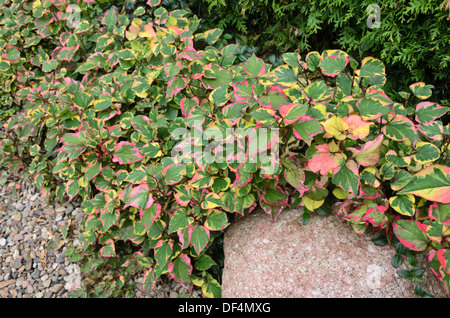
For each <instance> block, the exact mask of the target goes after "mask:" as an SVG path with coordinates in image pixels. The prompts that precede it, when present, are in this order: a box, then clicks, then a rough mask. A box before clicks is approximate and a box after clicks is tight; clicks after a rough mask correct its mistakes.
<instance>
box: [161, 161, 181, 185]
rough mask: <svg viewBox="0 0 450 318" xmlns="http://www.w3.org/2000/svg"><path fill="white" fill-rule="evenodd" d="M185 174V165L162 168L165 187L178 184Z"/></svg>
mask: <svg viewBox="0 0 450 318" xmlns="http://www.w3.org/2000/svg"><path fill="white" fill-rule="evenodd" d="M185 173H186V165H185V164H171V165H169V166H167V167H165V168H164V170H163V173H162V174H163V176H164V181H165V182H166V184H167V185H173V184H175V183H178V182H180V181H181V179H183V176H184V174H185Z"/></svg>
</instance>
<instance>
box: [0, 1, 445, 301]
mask: <svg viewBox="0 0 450 318" xmlns="http://www.w3.org/2000/svg"><path fill="white" fill-rule="evenodd" d="M116 5H117V4H116ZM68 7H69V3H67V2H65V1H58V0H48V1H33V2H31V1H30V2H22V1H1V2H0V10H1V11H0V12H1V15H0V17H1V19H2V25H4V26H5V28H3V29H2V36H3V40H2V42H1V46H0V48H1V50H2V51H1V60H0V73H1V75H2V76H4V77H6V78H7V79H8V81H9V82H8V85H11V91H10V92H11V94H13V96H14V99H15V102H16V103H18V104H19V105H20V106H21V107H22V109H23V111H22V112H19V113H17V114H16V115H15V116H12V117H10V118H8V120H6V121H5V123H4V126H3V131H2V135H1V141H0V142H1V143H0V151H1V158H2V164H4V165H6V166H7V167H8V169H9V171H10V172H11V173H22V174H31V175H32V176H33V178H34V181H35V184H36V186H37V188H38V189H39V190H40V192H41V193H42V195H43V196H44V197H45V198H46V199H48V200H49V201H51V200H54V199H56V200H59V201H64V200H69V201H70V200H74V199H76V198H81V200H82V205H81V207H82V210H83V212H84V213H85V214H86V217H85V220H84V222H83V223H82V224H81V228H80V229H79V231H80V235H79V240H80V242H81V243H82V247H81V248H75V247H73V246H72V245H71V242H70V241H64V240H62V241H60V242H55V248H60V247H61V246H62V245H63V244H67V245H68V247H69V248H68V252H67V256H69V257H70V259H71V260H72V261H76V262H78V263H79V264H80V266H81V268H82V271H83V272H84V273H85V275H86V278H85V279H84V280H83V283H82V285H81V286H79V288H76V289H74V290H73V291H72V292H71V293H72V296H75V297H76V296H83V297H132V296H133V295H132V287H133V286H132V281H133V280H132V277H134V276H136V275H141V276H142V277H143V278H144V281H143V283H144V287H145V288H146V290H147V291H149V290H151V289H152V288H153V287H154V286H155V282H156V281H157V280H158V279H175V280H177V281H179V282H180V283H181V284H183V286H184V287H185V288H186V289H187V290H191V289H192V287H193V286H194V285H195V286H199V287H201V288H202V291H203V293H204V295H205V296H207V297H220V295H221V293H220V267H221V262H222V261H223V260H222V259H221V258H220V257H218V256H217V255H220V252H219V253H217V251H220V248H221V236H222V233H223V231H224V229H226V228H227V226H228V225H229V224H230V223H231V222H232V221H233V220H234V219H235V218H238V217H241V216H245V215H247V214H248V213H251V212H252V211H253V210H254V209H255V208H257V207H261V208H262V209H263V210H264V211H265V212H266V213H268V214H270V215H271V216H272V217H273V218H274V219H275V218H276V217H277V216H278V215H279V214H280V213H282V211H283V209H287V208H292V207H296V206H301V207H303V209H304V211H305V213H304V214H303V215H302V221H303V223H305V224H306V223H307V221H308V216H310V215H311V213H319V214H321V215H328V214H332V215H331V216H330V217H339V218H341V219H342V220H344V221H346V222H348V223H350V224H351V225H352V226H353V228H354V229H355V231H356V232H357V233H363V232H364V231H366V230H368V229H370V230H375V231H379V232H380V233H381V234H382V237H383V239H379V242H381V241H385V242H388V243H389V242H392V243H393V244H394V243H395V244H396V245H397V246H398V255H396V257H395V260H393V264H394V265H395V266H398V265H399V263H400V262H401V260H402V256H401V255H403V254H407V255H408V257H409V263H410V264H411V266H413V267H412V268H411V269H409V270H404V271H402V272H400V274H401V275H402V276H404V277H406V278H410V279H415V280H418V281H420V279H421V274H422V273H423V269H422V268H420V267H417V266H415V264H416V263H415V254H416V253H427V254H428V259H429V266H430V267H431V269H432V270H433V271H434V272H435V274H436V275H437V276H438V277H439V279H440V280H441V281H442V283H443V285H444V286H445V288H446V290H447V291H448V290H449V278H450V268H449V260H450V251H449V249H450V246H449V245H450V242H449V233H450V195H449V194H450V193H449V191H450V190H449V189H450V168H449V158H448V157H449V154H450V152H449V149H448V147H449V144H450V127H449V125H448V124H447V125H444V124H443V122H442V121H441V118H442V116H444V115H445V114H446V113H447V112H448V110H449V108H448V107H447V106H444V105H439V104H438V103H436V102H431V101H429V100H430V98H431V97H432V86H431V85H427V84H426V83H424V82H413V83H411V84H410V86H409V89H408V91H401V92H399V95H400V96H402V98H403V99H404V101H403V103H398V102H395V101H393V100H392V99H391V98H389V97H388V95H387V94H386V93H385V91H384V85H385V83H386V81H387V80H388V76H389V75H386V71H385V66H384V64H383V62H382V61H380V60H379V59H376V58H373V57H366V58H364V59H363V60H361V61H357V60H355V59H354V58H353V57H351V56H350V55H349V54H347V53H346V52H344V51H341V50H331V49H330V50H324V51H323V52H317V51H312V52H309V53H308V54H302V55H299V54H298V53H295V52H292V53H285V54H283V56H282V58H283V63H282V65H279V66H273V65H271V64H268V63H266V62H264V61H263V60H262V59H261V58H258V57H257V56H256V55H252V56H251V57H250V58H248V59H247V60H246V61H245V62H243V63H240V62H239V61H237V60H236V59H237V56H236V54H235V53H236V52H237V51H238V50H239V47H238V46H237V45H236V44H228V43H227V41H226V39H224V38H223V37H222V33H223V31H222V30H221V29H218V28H216V29H211V30H207V31H204V32H197V28H198V26H199V24H200V20H199V19H198V18H197V17H196V16H195V15H193V14H192V13H191V12H189V11H186V10H174V11H168V10H166V9H165V8H163V7H161V6H160V2H159V1H158V0H149V1H147V2H146V3H145V4H144V5H140V6H136V7H134V6H131V7H132V12H129V8H128V7H127V3H126V2H124V3H123V7H117V6H111V4H109V3H108V2H106V1H105V2H101V1H100V2H98V3H96V2H94V1H84V2H82V1H80V2H78V3H77V6H76V7H72V9H73V10H68ZM71 229H72V228H71V225H70V224H66V225H65V226H63V227H62V228H61V231H62V233H63V235H64V237H66V235H67V233H68V232H69V231H71ZM379 244H381V243H379ZM407 251H408V252H407ZM418 294H422V295H425V291H421V290H420V289H419V290H418Z"/></svg>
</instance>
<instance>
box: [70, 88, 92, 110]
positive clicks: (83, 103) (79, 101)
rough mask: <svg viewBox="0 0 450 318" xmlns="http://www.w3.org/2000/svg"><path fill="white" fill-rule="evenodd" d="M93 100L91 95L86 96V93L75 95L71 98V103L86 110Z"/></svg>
mask: <svg viewBox="0 0 450 318" xmlns="http://www.w3.org/2000/svg"><path fill="white" fill-rule="evenodd" d="M93 100H94V97H93V96H91V95H88V94H86V93H79V92H78V93H76V94H74V97H73V102H74V103H75V105H77V106H79V107H81V108H83V109H86V108H88V106H89V105H91V103H92V101H93Z"/></svg>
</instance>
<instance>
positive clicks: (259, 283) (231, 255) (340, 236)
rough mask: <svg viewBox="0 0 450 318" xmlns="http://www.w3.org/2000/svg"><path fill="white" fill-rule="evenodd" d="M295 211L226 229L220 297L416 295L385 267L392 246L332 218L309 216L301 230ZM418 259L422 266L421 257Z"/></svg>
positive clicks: (428, 276) (428, 287)
mask: <svg viewBox="0 0 450 318" xmlns="http://www.w3.org/2000/svg"><path fill="white" fill-rule="evenodd" d="M301 213H302V210H300V209H293V210H288V211H285V212H283V213H282V214H281V215H280V216H279V217H278V220H277V221H275V222H273V221H272V220H271V218H270V216H269V215H267V214H265V213H263V212H253V213H252V214H250V215H249V216H247V217H245V218H243V219H240V220H239V221H237V222H236V223H235V224H233V225H231V226H230V227H229V228H228V229H227V230H226V232H225V238H224V252H225V267H224V271H223V276H222V297H223V298H230V297H237V298H245V297H249V298H268V297H271V298H293V297H295V298H315V297H321V298H351V297H357V298H379V297H383V298H400V297H401V298H404V297H408V298H410V297H418V296H416V295H415V294H414V288H415V286H416V284H417V283H416V282H412V281H410V280H408V279H405V278H402V277H400V276H398V275H397V273H396V271H397V269H395V268H394V267H393V266H392V265H391V259H392V256H393V255H395V250H394V249H393V248H392V249H391V248H390V247H389V246H376V245H374V244H373V243H372V242H371V241H370V240H371V239H372V238H373V236H374V235H370V234H363V235H358V234H356V233H355V232H354V231H353V229H352V228H351V226H350V225H348V224H345V223H342V222H341V221H340V220H339V219H338V218H337V216H335V215H330V216H329V217H321V216H319V215H317V214H315V213H312V216H311V220H310V222H309V224H308V225H306V226H303V225H301V223H299V222H296V219H298V218H299V217H300V216H301ZM421 256H423V257H421ZM419 257H421V258H419ZM419 257H418V260H419V264H420V265H422V266H423V265H424V264H426V259H425V255H420V256H419ZM406 262H407V261H406ZM403 266H404V265H402V266H401V267H400V268H404V267H403ZM423 277H424V281H425V282H424V283H423V287H424V290H425V291H428V292H430V293H432V294H433V295H434V296H435V297H445V295H446V294H445V291H444V289H443V287H442V286H441V284H440V282H439V280H438V279H437V278H436V277H435V276H434V274H433V273H432V272H431V271H430V270H429V269H428V270H427V272H426V273H425V274H424V276H423Z"/></svg>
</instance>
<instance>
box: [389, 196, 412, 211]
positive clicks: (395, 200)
mask: <svg viewBox="0 0 450 318" xmlns="http://www.w3.org/2000/svg"><path fill="white" fill-rule="evenodd" d="M414 202H415V198H414V195H412V194H404V195H399V196H394V197H391V198H390V199H389V204H390V206H391V207H392V208H393V209H394V210H395V211H397V212H398V213H400V214H402V215H406V216H413V215H414V213H415V205H414Z"/></svg>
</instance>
